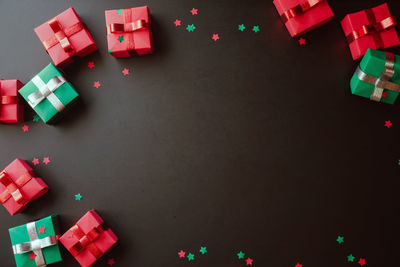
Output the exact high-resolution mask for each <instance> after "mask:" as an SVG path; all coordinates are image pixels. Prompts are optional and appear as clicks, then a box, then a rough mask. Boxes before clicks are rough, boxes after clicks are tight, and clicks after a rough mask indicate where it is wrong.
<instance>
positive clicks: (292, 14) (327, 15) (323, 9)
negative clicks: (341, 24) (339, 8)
mask: <svg viewBox="0 0 400 267" xmlns="http://www.w3.org/2000/svg"><path fill="white" fill-rule="evenodd" d="M274 5H275V7H276V9H277V10H278V13H279V15H280V16H281V19H282V21H283V22H284V23H285V26H286V28H287V29H288V31H289V33H290V35H291V36H292V37H296V36H299V35H302V34H304V33H306V32H308V31H311V30H313V29H315V28H317V27H319V26H321V25H322V24H325V23H326V22H328V21H329V20H330V19H331V18H332V17H333V12H332V10H331V8H330V6H329V4H328V2H327V1H326V0H274Z"/></svg>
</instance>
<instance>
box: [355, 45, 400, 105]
mask: <svg viewBox="0 0 400 267" xmlns="http://www.w3.org/2000/svg"><path fill="white" fill-rule="evenodd" d="M350 87H351V92H352V93H353V94H355V95H359V96H362V97H366V98H369V99H371V100H374V101H377V102H384V103H388V104H393V103H394V102H395V100H396V98H397V96H398V95H399V92H400V57H399V56H397V55H394V54H392V53H389V52H383V51H378V50H374V49H368V51H367V53H366V54H365V55H364V57H363V59H362V60H361V62H360V66H359V67H358V68H357V70H356V72H355V73H354V75H353V77H352V78H351V81H350Z"/></svg>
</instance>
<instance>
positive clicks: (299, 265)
mask: <svg viewBox="0 0 400 267" xmlns="http://www.w3.org/2000/svg"><path fill="white" fill-rule="evenodd" d="M294 267H303V264H300V263H297V264H296V265H295V266H294Z"/></svg>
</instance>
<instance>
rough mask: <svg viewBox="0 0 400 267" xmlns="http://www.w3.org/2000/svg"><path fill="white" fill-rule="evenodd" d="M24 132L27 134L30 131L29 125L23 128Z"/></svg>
mask: <svg viewBox="0 0 400 267" xmlns="http://www.w3.org/2000/svg"><path fill="white" fill-rule="evenodd" d="M22 131H24V133H26V132H27V131H29V126H28V125H24V126H22Z"/></svg>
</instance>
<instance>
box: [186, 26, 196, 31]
mask: <svg viewBox="0 0 400 267" xmlns="http://www.w3.org/2000/svg"><path fill="white" fill-rule="evenodd" d="M195 29H196V26H194V25H193V24H192V25H187V27H186V30H187V31H188V32H193V31H194V30H195Z"/></svg>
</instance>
